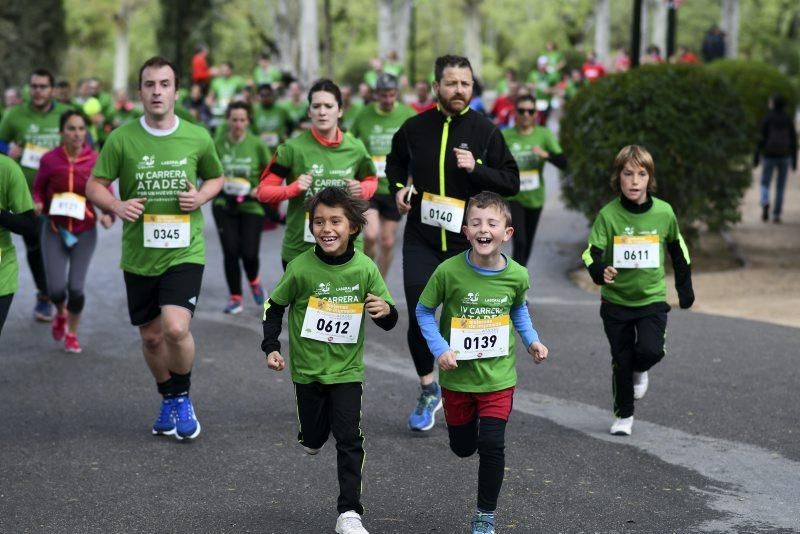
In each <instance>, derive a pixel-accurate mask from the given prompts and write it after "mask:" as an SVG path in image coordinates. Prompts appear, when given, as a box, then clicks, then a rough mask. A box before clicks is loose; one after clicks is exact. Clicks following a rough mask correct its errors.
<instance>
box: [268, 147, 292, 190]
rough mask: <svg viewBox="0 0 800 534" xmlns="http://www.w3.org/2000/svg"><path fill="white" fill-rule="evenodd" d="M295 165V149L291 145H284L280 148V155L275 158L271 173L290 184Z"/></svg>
mask: <svg viewBox="0 0 800 534" xmlns="http://www.w3.org/2000/svg"><path fill="white" fill-rule="evenodd" d="M293 165H294V149H293V147H292V145H291V144H289V143H283V144H282V145H280V146H279V147H278V154H277V155H276V156H275V159H274V161H273V162H272V165H270V172H271V173H272V174H274V175H276V176H280V177H281V178H283V179H284V180H286V183H287V184H288V183H289V178H290V174H291V172H292V167H293Z"/></svg>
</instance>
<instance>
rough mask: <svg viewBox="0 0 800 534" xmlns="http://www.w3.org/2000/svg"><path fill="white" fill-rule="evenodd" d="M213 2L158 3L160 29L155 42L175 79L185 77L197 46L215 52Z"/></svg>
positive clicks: (173, 0)
mask: <svg viewBox="0 0 800 534" xmlns="http://www.w3.org/2000/svg"><path fill="white" fill-rule="evenodd" d="M215 1H216V0H161V1H160V4H161V26H160V27H159V28H158V43H159V46H160V48H161V50H160V51H159V52H160V54H161V55H163V56H164V57H167V58H169V59H171V60H172V62H173V63H174V64H175V68H177V69H178V76H179V77H180V78H184V73H185V72H187V71H188V70H189V69H188V68H187V67H188V66H189V63H190V61H191V59H192V55H193V54H194V47H195V46H197V44H198V43H200V42H204V43H205V44H207V45H208V46H209V47H210V49H211V53H212V54H213V53H214V43H213V42H210V41H211V40H212V37H213V36H214V31H213V25H214V23H215V22H217V20H216V16H215V9H214V7H215V6H214V4H215Z"/></svg>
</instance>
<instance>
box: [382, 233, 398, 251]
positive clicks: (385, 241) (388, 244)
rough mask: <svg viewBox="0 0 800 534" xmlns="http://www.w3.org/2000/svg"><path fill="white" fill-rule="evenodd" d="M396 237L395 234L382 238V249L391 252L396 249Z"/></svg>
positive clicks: (385, 235)
mask: <svg viewBox="0 0 800 534" xmlns="http://www.w3.org/2000/svg"><path fill="white" fill-rule="evenodd" d="M394 243H395V236H394V234H384V235H382V236H381V247H382V248H383V249H384V250H391V249H393V248H394Z"/></svg>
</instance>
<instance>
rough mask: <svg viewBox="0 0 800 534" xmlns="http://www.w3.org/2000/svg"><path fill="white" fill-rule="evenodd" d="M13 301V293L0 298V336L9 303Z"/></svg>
mask: <svg viewBox="0 0 800 534" xmlns="http://www.w3.org/2000/svg"><path fill="white" fill-rule="evenodd" d="M13 299H14V293H11V294H10V295H3V296H2V297H0V334H2V333H3V325H4V324H6V317H8V309H9V308H10V307H11V301H12V300H13Z"/></svg>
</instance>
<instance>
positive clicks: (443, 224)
mask: <svg viewBox="0 0 800 534" xmlns="http://www.w3.org/2000/svg"><path fill="white" fill-rule="evenodd" d="M421 208H422V209H421V210H420V216H421V217H422V224H427V225H428V226H436V227H437V228H444V229H445V230H448V231H450V232H455V233H459V232H460V231H461V223H462V222H463V221H464V201H463V200H459V199H457V198H451V197H440V196H438V195H433V194H431V193H423V194H422V206H421Z"/></svg>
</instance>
